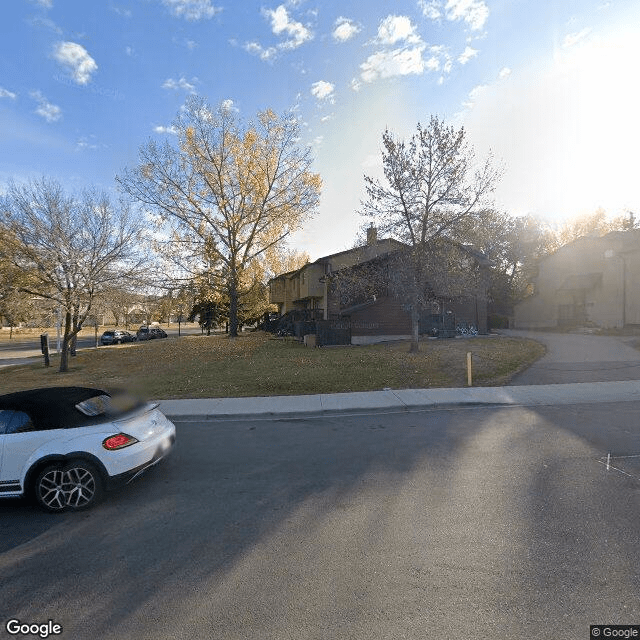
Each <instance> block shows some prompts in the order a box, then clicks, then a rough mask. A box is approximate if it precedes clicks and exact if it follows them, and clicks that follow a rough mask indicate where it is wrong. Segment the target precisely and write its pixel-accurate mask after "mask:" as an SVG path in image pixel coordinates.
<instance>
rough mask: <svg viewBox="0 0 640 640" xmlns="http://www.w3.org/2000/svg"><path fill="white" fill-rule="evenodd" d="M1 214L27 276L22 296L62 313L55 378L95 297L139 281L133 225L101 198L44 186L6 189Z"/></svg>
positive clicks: (136, 226)
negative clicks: (49, 304) (132, 280)
mask: <svg viewBox="0 0 640 640" xmlns="http://www.w3.org/2000/svg"><path fill="white" fill-rule="evenodd" d="M5 209H6V214H5V216H4V217H3V219H2V225H3V226H4V227H5V229H6V230H7V231H8V233H9V234H10V237H11V238H12V240H11V244H12V252H11V253H12V261H13V264H14V266H16V267H17V268H20V269H23V270H24V271H26V272H27V273H28V274H29V277H28V278H27V280H26V282H23V283H21V286H20V288H21V290H22V291H24V292H26V293H29V294H30V295H33V296H39V297H41V298H46V299H49V300H52V301H53V302H55V303H56V304H57V305H59V307H60V308H61V309H62V312H63V317H64V337H63V340H62V353H61V358H60V369H59V370H60V371H61V372H64V371H67V370H68V366H69V364H68V354H69V348H70V345H71V344H72V341H73V339H74V338H75V336H77V334H78V332H79V331H80V329H81V328H82V324H83V322H84V321H85V320H86V318H87V316H88V314H89V312H90V310H91V307H92V305H93V303H94V300H95V299H96V297H97V296H98V295H100V293H101V292H102V291H103V290H104V289H105V288H107V287H111V286H113V285H114V284H116V283H117V282H118V281H122V280H127V279H130V278H134V277H137V276H138V275H139V269H140V267H141V265H142V264H143V260H144V259H143V257H142V255H141V250H140V249H141V246H143V243H142V229H141V226H140V223H139V222H138V221H137V220H134V219H132V217H131V216H130V214H129V210H128V208H127V207H126V206H124V205H122V206H121V207H116V206H114V205H113V203H112V202H111V201H110V199H109V198H108V196H107V195H106V194H104V193H98V192H94V191H86V192H84V193H83V194H82V195H80V196H79V197H76V196H68V195H66V194H65V193H64V190H63V189H62V187H61V186H60V185H59V184H58V183H57V182H55V181H53V180H47V179H45V178H42V179H41V180H38V181H32V182H29V183H28V184H26V185H21V186H20V185H17V184H15V183H12V184H10V185H9V189H8V192H7V195H6V198H5ZM1 231H3V232H4V229H2V230H1Z"/></svg>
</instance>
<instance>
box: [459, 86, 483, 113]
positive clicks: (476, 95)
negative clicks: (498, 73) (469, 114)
mask: <svg viewBox="0 0 640 640" xmlns="http://www.w3.org/2000/svg"><path fill="white" fill-rule="evenodd" d="M487 89H488V85H486V84H479V85H478V86H476V87H474V88H473V89H471V91H470V92H469V98H468V99H467V100H466V102H463V103H462V104H463V106H464V107H465V108H467V109H473V107H474V106H475V104H476V102H477V101H478V100H479V99H480V98H481V97H482V95H483V94H484V92H485V91H487Z"/></svg>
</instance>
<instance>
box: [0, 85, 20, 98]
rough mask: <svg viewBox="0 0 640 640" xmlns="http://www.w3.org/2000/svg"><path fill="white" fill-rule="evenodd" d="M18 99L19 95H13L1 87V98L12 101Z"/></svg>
mask: <svg viewBox="0 0 640 640" xmlns="http://www.w3.org/2000/svg"><path fill="white" fill-rule="evenodd" d="M16 97H17V94H15V93H13V92H12V91H9V90H8V89H4V88H3V87H0V98H11V99H12V100H15V99H16Z"/></svg>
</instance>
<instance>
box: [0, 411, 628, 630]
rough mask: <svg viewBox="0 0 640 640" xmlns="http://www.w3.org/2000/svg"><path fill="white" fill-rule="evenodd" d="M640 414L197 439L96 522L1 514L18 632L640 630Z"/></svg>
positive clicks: (496, 415) (430, 419)
mask: <svg viewBox="0 0 640 640" xmlns="http://www.w3.org/2000/svg"><path fill="white" fill-rule="evenodd" d="M639 415H640V403H624V404H618V405H616V406H610V405H603V406H594V405H588V406H586V405H585V406H575V405H574V406H564V407H542V408H536V409H535V410H534V409H532V408H523V407H510V408H472V409H458V410H448V411H443V410H441V411H429V412H419V413H399V414H374V415H369V416H348V417H336V418H331V419H327V418H322V419H308V420H280V421H278V420H275V421H273V420H264V421H255V422H217V423H216V422H212V423H200V424H196V423H193V424H179V425H178V444H177V448H176V450H175V452H174V454H173V455H172V457H171V458H169V459H168V460H166V461H164V462H163V464H162V465H159V466H158V467H157V468H156V469H154V470H153V471H152V472H151V473H149V474H148V475H146V476H145V477H143V478H141V479H140V480H139V481H137V482H136V483H135V484H132V485H130V486H129V487H127V488H125V489H124V490H122V491H120V492H118V493H114V494H111V495H109V497H108V498H107V500H106V501H105V502H104V503H103V504H101V505H99V506H98V507H97V508H95V509H94V510H92V511H89V512H85V513H81V514H64V515H62V516H51V515H47V514H43V513H40V512H38V511H37V510H35V509H34V508H32V507H30V506H29V505H25V504H22V503H6V502H5V503H4V504H1V503H0V622H1V624H2V631H0V634H1V633H4V624H5V621H6V620H8V619H10V618H18V619H20V620H21V621H23V622H29V623H31V622H43V621H45V622H46V621H47V620H49V619H51V620H53V621H54V622H56V623H59V624H60V625H62V627H63V633H62V635H61V636H57V637H61V638H64V639H65V640H66V639H76V638H77V639H78V640H81V639H82V640H84V639H86V638H101V639H104V640H114V639H118V640H120V639H124V638H139V639H141V640H146V639H149V640H150V639H154V640H157V639H164V638H171V639H174V638H176V639H181V638H184V639H189V640H193V639H196V640H197V639H200V638H202V639H207V640H209V639H220V640H235V639H242V640H247V639H254V638H255V639H260V640H276V639H278V640H280V639H282V640H284V639H287V640H289V639H291V640H294V639H295V640H312V639H322V640H325V639H327V638H336V639H343V638H345V639H346V638H348V639H355V640H359V639H362V640H365V639H366V640H377V639H380V640H383V639H384V640H390V639H396V638H397V639H400V638H405V639H416V640H418V639H419V640H424V639H425V638H436V639H441V638H464V639H471V638H483V639H484V638H491V639H496V640H499V639H507V638H508V639H509V640H512V639H514V638H527V639H538V638H539V639H544V640H547V639H553V640H557V639H562V640H573V639H576V640H583V639H586V638H588V637H589V624H605V623H617V624H640V570H639V569H638V566H639V564H640V563H639V560H640V518H639V516H638V507H639V500H640V479H639V478H640V468H639V467H638V465H636V460H637V459H636V458H623V457H621V456H630V455H634V454H639V453H640V427H639V426H638V416H639ZM607 452H612V453H613V454H614V457H613V458H612V459H611V460H610V468H609V470H608V471H607V468H606V466H605V465H604V464H603V463H604V461H605V460H606V454H607ZM613 467H616V468H617V469H620V470H619V471H618V470H614V468H613Z"/></svg>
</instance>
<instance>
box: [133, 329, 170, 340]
mask: <svg viewBox="0 0 640 640" xmlns="http://www.w3.org/2000/svg"><path fill="white" fill-rule="evenodd" d="M136 336H137V338H138V340H155V339H156V338H166V337H167V333H166V332H165V331H164V330H163V329H161V328H160V327H147V326H142V327H140V328H139V329H138V332H137V333H136Z"/></svg>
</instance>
